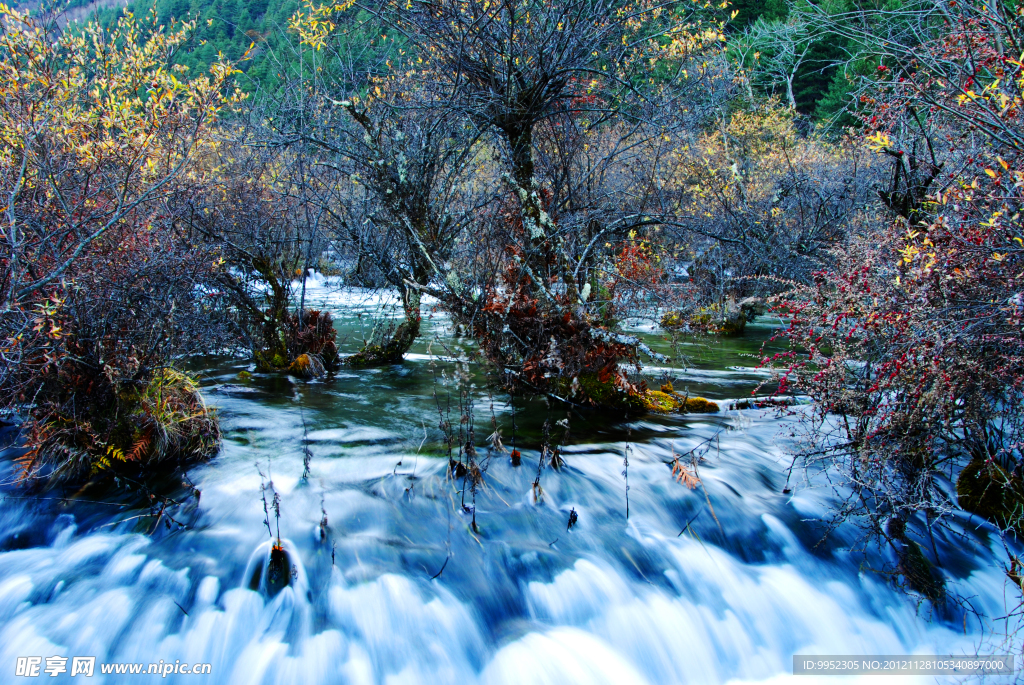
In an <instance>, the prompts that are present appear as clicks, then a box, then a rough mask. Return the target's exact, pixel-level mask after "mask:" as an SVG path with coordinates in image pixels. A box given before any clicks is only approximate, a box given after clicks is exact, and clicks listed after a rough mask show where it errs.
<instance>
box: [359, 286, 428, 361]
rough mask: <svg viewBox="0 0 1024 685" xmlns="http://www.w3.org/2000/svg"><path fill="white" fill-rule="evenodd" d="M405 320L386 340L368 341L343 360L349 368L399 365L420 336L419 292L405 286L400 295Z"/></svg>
mask: <svg viewBox="0 0 1024 685" xmlns="http://www.w3.org/2000/svg"><path fill="white" fill-rule="evenodd" d="M402 309H404V310H405V320H404V321H403V322H402V323H400V324H399V325H398V327H397V328H396V329H395V330H394V332H393V333H391V335H390V336H389V337H388V338H387V339H386V340H370V341H369V342H368V343H366V345H364V346H363V349H361V350H359V351H358V352H356V353H355V354H354V355H352V356H351V357H349V358H348V359H346V360H345V363H346V364H348V365H349V366H354V367H358V368H366V367H370V366H383V365H385V364H400V363H401V362H402V359H403V358H404V357H405V353H406V352H408V351H409V348H410V347H412V344H413V343H414V342H415V341H416V338H418V337H419V335H420V318H421V317H420V291H419V290H417V289H416V288H413V287H410V286H406V287H405V290H404V291H403V293H402Z"/></svg>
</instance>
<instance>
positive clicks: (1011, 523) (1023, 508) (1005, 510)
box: [956, 459, 1024, 532]
mask: <svg viewBox="0 0 1024 685" xmlns="http://www.w3.org/2000/svg"><path fill="white" fill-rule="evenodd" d="M956 495H957V500H958V502H959V503H960V507H961V508H962V509H963V510H964V511H969V512H971V513H974V514H977V515H978V516H981V517H982V518H984V519H986V520H988V521H991V522H992V523H993V524H995V525H996V526H998V527H999V528H1001V529H1003V530H1012V531H1015V532H1019V531H1020V530H1021V528H1020V520H1021V517H1022V515H1024V483H1022V482H1021V479H1020V478H1017V477H1014V476H1012V475H1011V474H1009V473H1007V472H1006V470H1005V469H1003V468H1002V467H1001V466H999V465H998V464H996V463H995V462H991V461H982V460H980V459H975V460H974V461H972V462H971V463H970V464H968V465H967V466H966V467H964V470H963V471H961V472H960V477H959V478H957V481H956Z"/></svg>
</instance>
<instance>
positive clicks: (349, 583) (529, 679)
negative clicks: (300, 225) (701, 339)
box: [0, 286, 1016, 685]
mask: <svg viewBox="0 0 1024 685" xmlns="http://www.w3.org/2000/svg"><path fill="white" fill-rule="evenodd" d="M309 298H310V301H311V302H312V303H313V304H315V305H318V306H325V307H327V308H328V309H331V310H332V311H333V312H334V313H335V315H336V316H337V317H338V320H339V321H338V327H339V330H340V331H341V334H342V337H344V338H345V340H346V341H345V343H344V345H343V347H345V348H346V349H349V350H354V349H356V347H357V346H358V340H359V339H360V337H361V335H367V334H368V333H369V327H370V326H371V323H370V317H371V315H372V314H373V312H374V311H375V310H376V309H378V308H379V306H380V301H379V300H377V299H374V298H373V297H371V296H369V295H364V294H362V293H360V292H357V291H352V290H347V291H341V292H332V291H331V290H330V289H328V288H325V287H322V286H316V287H313V288H312V289H311V291H310V293H309ZM427 323H428V326H427V329H428V332H427V334H426V335H425V336H424V340H423V341H421V343H420V344H419V345H418V346H417V348H416V349H414V350H413V353H412V354H411V355H410V358H409V360H408V361H407V362H406V363H405V364H403V365H398V366H393V367H387V368H381V369H372V370H365V371H343V372H341V373H339V374H338V375H337V376H336V377H334V378H333V379H330V380H324V381H316V382H306V381H302V380H299V379H295V378H291V377H287V376H283V375H259V374H254V375H253V377H252V378H251V379H248V378H245V377H244V374H243V377H239V375H238V374H239V372H240V371H243V370H245V369H247V368H248V365H247V363H246V362H245V361H243V360H238V359H231V358H219V359H213V360H204V361H203V362H202V363H201V364H200V365H199V366H198V367H197V368H200V369H202V375H203V387H204V391H205V393H206V395H207V397H208V400H209V402H210V403H211V404H213V405H215V406H216V407H217V409H218V411H219V413H220V418H221V424H222V428H223V431H224V443H223V449H222V450H221V452H220V454H219V455H218V456H217V457H216V458H215V459H213V460H212V461H210V462H209V463H208V464H205V465H203V466H201V467H198V468H195V469H192V470H191V471H190V473H189V477H190V478H191V479H192V481H193V482H194V483H195V484H196V486H197V487H198V488H199V490H200V491H201V493H202V495H201V499H200V500H199V501H198V503H194V504H193V505H191V506H189V507H186V510H185V511H184V512H183V513H181V512H179V513H177V514H175V516H176V517H177V518H178V519H179V520H181V521H182V522H183V523H186V524H188V525H187V528H185V529H184V530H178V529H177V527H176V526H172V527H171V528H168V527H167V526H166V525H165V522H164V521H159V522H157V521H155V520H154V519H153V518H152V517H148V516H143V514H145V513H147V511H148V510H138V509H131V508H130V507H117V506H109V505H106V504H100V503H92V502H90V501H88V493H81V494H80V495H79V496H78V497H77V498H76V499H74V500H73V501H71V502H62V501H59V500H58V499H56V498H57V497H59V493H58V494H57V495H53V497H54V498H55V499H48V500H39V499H19V497H20V496H21V492H22V491H21V490H19V488H18V487H16V486H11V485H6V486H4V488H3V490H4V494H5V495H7V497H6V498H5V499H4V500H3V501H2V502H0V550H2V551H0V673H4V675H3V676H2V677H0V682H14V681H15V678H14V676H13V675H12V674H13V673H14V672H15V671H14V669H15V662H16V659H17V657H20V656H33V655H36V656H42V657H49V656H54V655H58V656H65V657H73V656H96V657H97V662H98V663H102V662H139V663H145V664H148V663H152V662H157V661H158V660H163V661H164V662H171V663H173V662H175V661H176V660H178V661H181V662H184V663H196V662H205V663H209V664H211V668H212V673H211V674H210V675H205V676H198V677H197V676H192V675H180V674H173V673H172V674H170V675H168V676H167V677H166V678H163V679H165V680H168V681H175V682H177V681H182V682H196V681H200V682H209V683H218V684H220V683H296V684H297V685H298V684H301V685H313V684H315V683H349V682H351V683H419V682H422V683H476V682H479V683H492V684H498V683H552V684H565V683H617V684H622V683H652V684H655V683H723V682H781V681H784V680H787V679H789V678H793V679H794V680H795V681H797V682H802V683H810V682H817V679H816V678H811V677H794V676H791V675H788V674H791V673H792V656H793V655H794V654H865V655H883V654H973V653H976V652H977V650H979V649H981V650H982V651H983V652H984V651H986V649H985V647H986V640H988V639H989V638H990V636H991V632H992V631H994V630H998V629H999V628H1000V625H1001V624H999V622H998V621H997V620H995V619H996V617H999V616H1001V615H1003V614H1005V613H1007V610H1008V609H1007V607H1010V608H1012V607H1013V606H1014V605H1015V604H1016V602H1015V601H1014V595H1013V594H1012V592H1011V590H1010V589H1007V586H1006V584H1005V582H1004V581H1005V576H1004V575H1003V572H1002V568H1001V566H1000V563H1001V562H1000V560H1001V559H1003V558H1005V556H1004V553H1003V551H1002V548H1001V546H1000V544H999V543H998V541H997V540H996V538H995V537H994V536H993V535H991V534H989V533H988V532H987V530H986V528H985V527H984V526H982V527H981V528H980V529H979V528H978V524H977V522H976V521H973V522H972V521H969V520H967V519H964V520H962V521H959V522H958V524H957V525H958V526H959V529H960V530H961V532H962V533H963V536H962V537H948V536H943V535H939V536H938V539H937V543H936V544H937V549H938V552H939V554H940V556H942V557H943V558H944V559H945V560H946V561H945V562H944V567H943V568H944V573H945V575H946V578H947V583H948V587H949V589H950V590H951V591H953V592H954V593H959V595H960V596H963V597H967V598H969V601H970V605H971V606H973V608H974V610H975V611H976V613H973V614H970V615H966V616H965V614H964V612H963V611H962V609H961V608H960V607H959V606H957V605H952V608H948V607H947V608H946V609H943V610H938V611H937V610H934V609H933V607H932V606H931V604H930V603H929V602H927V601H923V602H918V601H915V599H914V598H913V597H911V596H909V595H908V594H906V593H904V592H901V591H898V590H897V589H895V588H894V587H893V586H892V584H891V583H890V582H889V578H888V577H887V576H885V575H884V574H880V573H877V572H875V570H874V569H877V568H882V567H883V566H884V565H885V562H886V561H889V562H891V561H892V559H890V558H888V557H886V556H885V555H884V554H882V553H878V552H872V551H870V550H869V551H868V552H867V554H864V553H862V552H860V551H859V546H860V540H861V537H862V531H860V530H859V529H858V528H855V527H854V526H852V525H845V526H840V527H839V528H838V530H836V531H834V532H833V533H832V534H831V535H830V536H829V537H828V538H827V539H826V540H825V541H824V542H822V537H823V534H824V532H825V526H824V524H823V523H822V519H823V518H825V517H827V516H828V514H829V511H830V506H831V505H832V504H833V503H834V498H835V495H834V493H833V492H832V490H831V489H829V488H828V487H826V485H827V484H826V483H825V481H824V480H823V479H821V478H819V479H817V480H814V481H812V482H811V483H803V482H800V483H794V484H793V485H794V486H795V487H794V488H793V489H792V490H791V491H789V492H784V490H785V489H786V469H787V468H788V467H789V464H790V459H791V458H790V456H789V453H788V451H787V450H788V448H789V447H790V446H791V445H792V441H793V437H792V433H793V432H794V429H795V427H796V424H797V422H798V419H799V415H800V413H801V412H803V411H806V408H804V407H800V406H797V407H794V408H793V409H792V410H790V412H789V413H788V415H786V416H779V415H777V413H776V412H774V411H766V410H758V409H748V410H740V411H737V410H733V409H729V403H728V401H729V400H733V399H736V398H742V397H746V396H749V394H750V392H751V390H752V389H753V388H754V387H755V386H756V385H757V384H758V383H759V382H761V381H762V380H764V375H763V374H762V373H761V372H759V371H758V370H757V369H756V368H754V367H756V359H755V358H754V357H753V356H752V355H753V354H754V353H756V352H757V350H758V348H759V346H760V344H761V342H762V341H764V340H765V339H767V338H768V337H769V336H770V333H771V326H770V325H761V326H751V327H749V328H748V333H747V336H746V337H745V338H743V339H741V340H738V341H729V342H722V343H717V344H715V345H708V346H701V345H691V346H690V347H689V348H688V351H689V354H690V356H691V362H692V367H691V368H689V369H688V370H685V371H680V370H679V369H672V370H669V369H666V370H662V371H655V372H654V373H656V374H661V375H664V374H665V373H669V374H670V375H671V377H672V378H674V383H675V387H676V389H677V390H682V389H684V388H685V389H687V390H688V391H689V392H690V393H691V394H693V395H703V396H706V397H709V398H711V399H715V400H722V401H724V402H723V407H724V411H722V412H720V413H718V414H702V415H688V416H674V417H669V416H646V417H632V418H630V419H626V418H615V417H608V416H603V417H595V416H586V415H580V414H578V413H575V412H568V413H567V412H566V410H565V408H564V407H558V406H550V407H549V406H548V405H547V404H546V403H545V402H544V401H541V400H533V401H529V402H525V401H522V400H519V399H517V400H516V402H515V409H514V414H515V416H514V418H515V425H516V430H515V432H514V433H515V438H516V441H517V442H516V448H517V449H519V450H520V451H521V452H522V464H521V465H520V466H519V467H513V466H512V464H511V462H510V459H509V456H508V454H503V455H495V456H493V457H492V458H491V459H490V460H489V462H488V468H487V470H486V473H485V475H484V483H483V486H482V487H481V488H480V490H479V492H478V494H477V498H476V518H477V523H478V526H479V530H478V532H474V531H473V530H472V527H471V513H470V511H469V510H467V509H466V508H464V507H463V502H464V500H463V496H464V495H465V504H471V502H472V495H471V493H462V492H461V491H460V488H461V481H454V480H452V479H451V477H450V472H449V470H448V468H447V465H448V462H447V454H446V452H445V451H444V448H443V445H442V443H441V434H440V432H439V431H438V429H437V425H438V421H439V416H438V406H441V407H442V409H443V408H445V407H447V406H448V403H449V401H451V402H452V403H453V404H457V398H458V392H457V389H456V388H455V387H454V385H452V383H451V382H450V380H451V378H452V370H453V366H454V365H453V364H452V363H451V362H449V361H445V359H444V358H447V357H448V356H449V355H451V354H456V355H457V354H459V350H460V349H463V343H462V341H459V340H457V339H453V338H451V337H443V336H444V333H445V330H444V328H445V321H444V319H443V317H440V316H438V315H433V319H432V320H429V321H428V322H427ZM435 336H437V337H436V338H435ZM653 337H656V336H653ZM431 339H434V341H433V342H430V340H431ZM471 371H472V377H471V380H472V382H473V383H474V385H473V387H472V389H471V393H472V398H473V402H472V406H473V413H474V422H475V427H476V445H477V449H478V450H479V453H480V455H481V458H486V455H487V451H486V449H485V445H486V440H485V437H486V436H487V435H488V434H490V433H491V432H492V430H493V427H492V426H493V424H492V420H493V421H496V422H497V424H498V425H499V426H500V427H501V430H502V436H503V440H504V442H505V443H506V446H510V445H509V444H510V443H511V440H512V437H513V429H512V423H513V407H512V406H511V405H510V404H509V402H508V397H505V396H492V395H490V394H489V393H488V389H487V384H486V378H485V376H484V375H483V373H482V369H480V368H477V367H474V368H473V369H471ZM652 382H653V381H652ZM435 393H436V399H435ZM458 415H459V414H458V410H457V409H455V410H454V411H453V414H452V416H453V423H455V424H456V425H458ZM492 417H493V418H492ZM546 418H550V419H551V420H552V422H554V421H557V420H560V419H563V418H568V422H569V426H570V435H569V439H568V441H567V443H566V444H565V446H564V447H563V449H562V456H563V458H564V460H565V465H564V467H563V468H561V469H560V470H555V469H552V468H550V466H546V467H545V468H544V469H543V471H542V472H541V486H542V488H543V495H542V498H541V500H540V501H539V502H536V501H535V498H534V494H533V490H532V487H531V486H532V483H533V481H534V478H535V477H536V474H537V460H538V447H539V442H540V426H541V424H542V422H543V421H544V420H545V419H546ZM562 430H563V429H562V427H557V428H556V429H555V431H554V434H555V436H556V437H560V436H561V435H562ZM702 444H703V447H702V448H701V449H700V453H701V454H703V461H701V462H700V464H699V476H700V479H701V481H702V484H703V485H702V486H698V487H696V488H695V489H690V488H688V487H686V485H684V484H682V483H680V482H678V481H677V480H676V479H675V478H674V477H673V472H672V469H671V462H672V458H673V455H681V454H686V453H688V452H689V451H690V450H692V449H693V448H695V447H698V446H700V445H702ZM624 459H628V467H627V466H625V465H624ZM307 463H308V474H306V475H305V477H304V471H305V469H306V464H307ZM2 468H3V469H4V473H3V477H4V478H3V479H4V481H5V482H9V481H10V480H11V475H12V473H13V467H12V465H11V463H10V461H9V460H4V461H3V462H2ZM624 472H625V475H624ZM271 481H272V489H271V487H270V486H269V485H268V483H270V482H271ZM627 482H628V491H627ZM274 493H276V494H277V496H278V497H279V510H280V516H279V517H278V516H275V512H274V510H273V508H274V502H273V495H274ZM182 496H183V497H185V496H187V492H186V491H185V490H182ZM627 500H628V501H627ZM265 506H266V507H267V509H266V511H267V514H265ZM627 506H628V517H627ZM572 511H575V512H576V514H577V516H578V520H577V523H576V525H575V526H574V527H573V528H572V529H571V530H569V529H568V528H567V526H568V521H569V516H570V512H572ZM324 516H326V526H324V525H322V522H323V519H324ZM154 524H157V525H154ZM268 524H269V527H270V529H271V530H272V531H273V535H274V536H275V537H276V536H277V535H278V531H279V535H280V538H281V539H282V546H283V548H284V551H285V553H286V554H287V558H288V559H289V564H288V567H287V568H286V569H285V570H284V571H283V573H282V572H281V569H282V568H283V567H282V565H281V564H279V563H278V564H276V565H275V564H274V563H271V564H269V565H268V559H269V558H270V557H271V556H272V555H271V534H270V533H269V532H268ZM154 528H155V529H154ZM276 554H277V555H278V558H277V561H278V562H279V561H280V558H281V557H282V556H283V555H282V554H281V553H280V552H278V553H276ZM275 563H276V562H275ZM282 588H283V589H282ZM987 651H990V652H991V651H992V650H991V649H989V650H987ZM69 671H70V661H69ZM42 677H44V678H46V679H47V681H50V680H54V681H55V682H61V681H62V679H64V680H69V681H77V680H80V679H81V678H82V677H83V676H75V678H71V677H70V673H63V674H60V675H59V676H58V677H57V678H56V679H51V678H50V677H49V676H47V675H45V674H44V675H43V676H42ZM155 679H158V676H155V675H149V676H145V675H143V676H128V675H102V674H101V673H99V669H98V667H97V670H96V675H95V676H94V677H93V678H92V679H91V680H95V681H97V682H101V681H105V682H151V681H154V680H155ZM17 680H18V681H20V680H21V679H20V678H19V679H17ZM26 680H32V679H31V678H26ZM856 680H857V679H856V678H850V677H847V678H841V679H837V682H844V683H850V682H856ZM861 680H863V681H864V682H867V681H868V678H867V677H864V678H862V679H861ZM935 680H936V679H935V678H929V677H918V678H916V679H914V678H903V679H901V680H900V681H899V682H934V681H935Z"/></svg>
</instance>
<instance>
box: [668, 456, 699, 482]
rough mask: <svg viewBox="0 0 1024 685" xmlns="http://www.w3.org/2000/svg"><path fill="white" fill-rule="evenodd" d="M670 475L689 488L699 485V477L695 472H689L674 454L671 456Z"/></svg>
mask: <svg viewBox="0 0 1024 685" xmlns="http://www.w3.org/2000/svg"><path fill="white" fill-rule="evenodd" d="M672 476H673V477H674V478H675V479H676V480H677V481H679V482H680V483H682V484H683V485H685V486H686V487H688V488H690V489H691V490H693V489H694V488H696V487H697V486H698V485H700V478H698V477H697V474H695V473H690V471H689V469H687V468H686V467H685V466H683V464H682V462H680V461H679V457H676V456H673V457H672Z"/></svg>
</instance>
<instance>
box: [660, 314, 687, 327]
mask: <svg viewBox="0 0 1024 685" xmlns="http://www.w3.org/2000/svg"><path fill="white" fill-rule="evenodd" d="M685 324H686V319H685V318H684V317H683V314H682V312H666V313H665V315H664V316H662V317H661V327H662V328H670V329H671V328H682V327H683V326H684V325H685Z"/></svg>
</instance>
